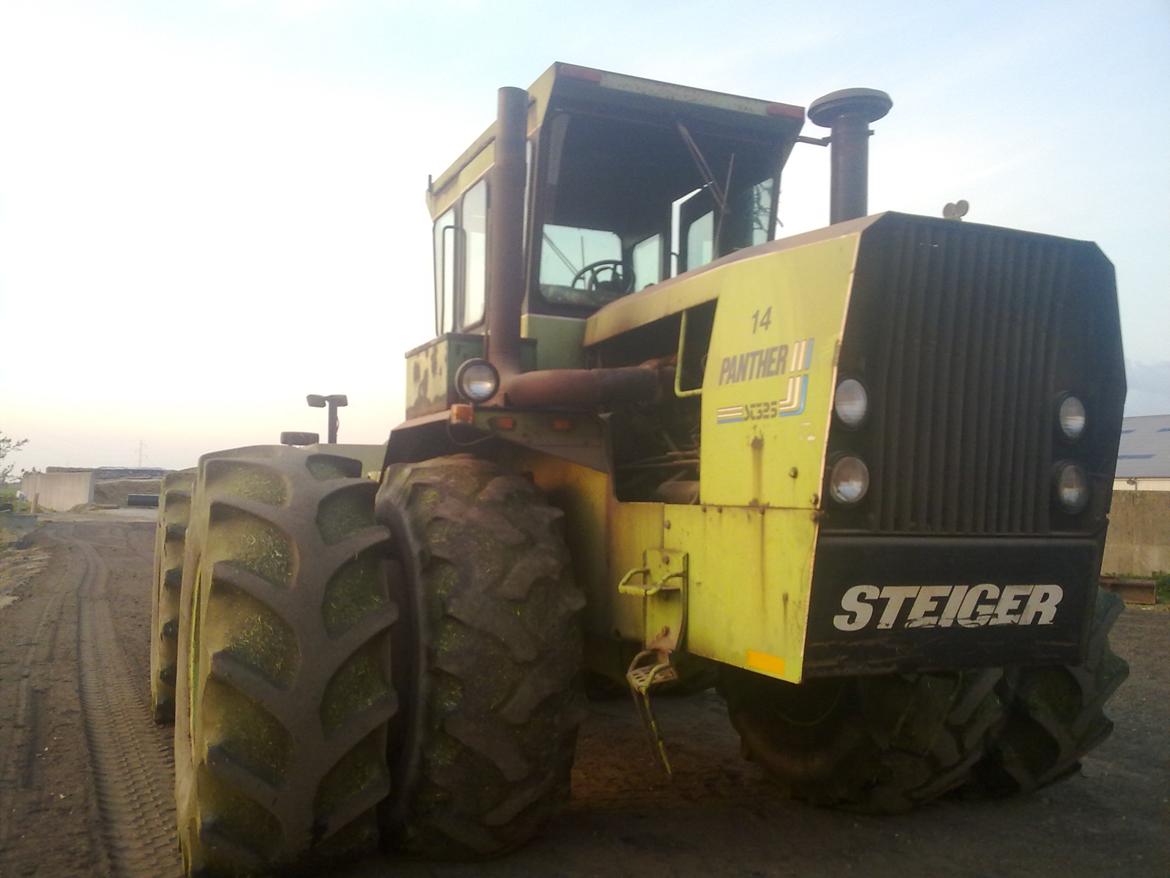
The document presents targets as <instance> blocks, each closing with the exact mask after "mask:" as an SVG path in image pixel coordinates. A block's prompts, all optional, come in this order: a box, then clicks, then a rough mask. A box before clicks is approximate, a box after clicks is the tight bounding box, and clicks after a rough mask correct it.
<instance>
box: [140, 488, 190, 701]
mask: <svg viewBox="0 0 1170 878" xmlns="http://www.w3.org/2000/svg"><path fill="white" fill-rule="evenodd" d="M194 483H195V470H194V469H186V470H181V471H180V472H174V473H167V475H166V476H165V477H164V478H163V483H162V494H161V496H160V497H159V504H158V529H157V531H156V534H155V541H154V590H153V591H152V593H151V602H150V710H151V713H152V714H153V716H154V721H155V722H157V723H169V722H173V721H174V719H175V666H176V656H177V652H176V651H177V647H178V641H179V590H180V588H181V587H182V584H183V546H184V543H185V541H186V538H187V520H188V518H189V517H190V514H191V488H192V486H193V485H194Z"/></svg>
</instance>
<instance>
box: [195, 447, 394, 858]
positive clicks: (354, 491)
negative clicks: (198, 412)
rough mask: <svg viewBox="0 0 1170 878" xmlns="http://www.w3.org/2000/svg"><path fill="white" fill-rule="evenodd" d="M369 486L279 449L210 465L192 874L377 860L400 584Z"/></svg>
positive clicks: (335, 466) (198, 595)
mask: <svg viewBox="0 0 1170 878" xmlns="http://www.w3.org/2000/svg"><path fill="white" fill-rule="evenodd" d="M360 474H361V465H360V463H359V462H358V461H355V460H350V459H348V458H344V457H339V456H336V455H331V454H328V453H311V452H307V451H303V450H300V449H294V448H287V447H283V446H262V447H254V448H242V449H237V450H234V451H227V452H220V453H216V454H211V455H206V456H205V457H203V458H202V459H201V460H200V463H199V473H198V478H197V481H196V485H195V495H194V498H193V503H192V515H191V522H190V525H189V528H188V538H187V551H186V556H185V561H184V567H183V590H182V598H181V607H180V621H179V656H180V662H179V669H180V670H179V674H178V678H177V681H176V682H177V686H176V704H177V707H178V710H177V722H176V724H175V771H176V800H177V806H178V825H179V840H180V845H181V847H182V851H183V861H184V865H185V868H186V870H187V872H188V874H199V875H217V876H218V875H245V874H254V873H255V872H261V871H263V872H267V871H270V870H277V871H282V870H288V869H291V868H297V869H314V870H326V869H327V868H328V867H327V866H325V865H323V864H327V863H329V862H332V861H334V860H338V859H346V858H349V857H351V856H354V855H357V854H360V853H363V852H365V851H368V850H371V849H374V848H375V847H376V844H377V840H378V826H377V819H376V808H377V806H378V804H379V802H380V801H381V800H382V799H383V798H385V796H386V795H387V794H388V793H389V789H390V787H389V785H390V777H389V770H388V767H387V765H386V738H387V727H388V722H389V720H390V718H391V716H392V715H393V714H394V713H395V711H396V709H397V702H396V698H395V693H394V690H393V688H392V685H391V676H390V665H389V662H390V637H389V631H390V627H391V625H392V623H393V622H394V620H395V618H396V616H397V609H396V607H395V605H394V603H393V601H392V599H391V597H390V582H391V580H392V579H393V578H394V576H395V575H396V573H395V569H396V568H395V566H394V565H393V564H392V563H391V562H389V561H388V560H387V555H386V548H387V540H388V533H387V531H386V529H385V528H384V527H382V526H381V525H378V524H377V523H376V522H375V521H374V518H373V509H374V504H373V498H374V493H375V491H376V489H377V486H376V485H375V484H374V483H373V482H371V481H368V480H366V479H362V478H358V476H360Z"/></svg>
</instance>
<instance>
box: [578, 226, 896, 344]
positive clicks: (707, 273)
mask: <svg viewBox="0 0 1170 878" xmlns="http://www.w3.org/2000/svg"><path fill="white" fill-rule="evenodd" d="M881 216H882V214H875V215H874V216H868V217H862V218H860V219H856V220H850V221H849V222H845V223H837V224H836V225H833V226H829V227H828V228H825V229H818V230H816V231H814V232H806V233H804V234H801V235H792V236H790V237H788V238H781V239H780V240H779V241H769V242H768V243H767V244H761V245H759V246H758V247H752V248H751V249H750V250H740V251H738V252H736V253H732V254H730V255H728V256H724V257H722V258H720V259H717V260H715V261H714V262H708V263H707V264H706V265H704V266H703V267H702V268H697V269H695V270H694V271H688V272H687V273H686V274H681V275H679V276H678V277H674V278H671V279H669V280H664V281H662V282H661V283H658V284H655V285H654V286H651V287H647V288H646V289H644V290H639V291H638V292H636V293H631V294H630V295H628V296H622V297H621V298H620V299H617V300H616V301H614V302H611V303H610V304H608V305H606V306H605V307H604V308H602V309H601V310H600V311H598V312H597V313H596V314H594V315H593V316H592V317H590V318H589V320H588V322H587V323H586V326H585V345H586V346H587V347H588V346H591V345H595V344H597V343H599V342H603V341H605V340H606V339H610V338H614V337H615V336H618V335H621V334H622V333H625V332H629V331H630V330H631V329H636V328H637V327H639V326H646V325H647V324H649V323H653V322H655V321H656V320H662V319H664V318H666V317H671V316H673V315H675V314H679V313H681V312H682V311H685V310H687V309H688V308H694V307H695V306H697V305H702V304H703V303H704V302H710V301H713V300H714V299H716V298H718V297H719V295H720V292H721V291H722V290H724V289H726V286H727V280H728V279H729V278H739V277H740V275H738V274H737V275H727V274H726V273H725V272H726V271H727V270H728V268H729V266H732V265H742V264H744V263H747V262H755V261H756V260H761V259H773V258H774V257H775V254H777V253H781V252H787V251H789V250H798V249H803V248H805V247H808V246H810V245H816V244H820V243H823V242H826V241H830V240H855V239H856V238H857V236H858V235H860V234H861V233H862V232H863V231H865V229H867V228H868V227H869V226H871V225H873V224H874V223H875V222H877V221H878V220H879V219H880V218H881ZM794 280H795V279H794ZM800 280H805V279H803V278H802V279H800ZM810 305H812V306H813V307H816V304H815V303H810Z"/></svg>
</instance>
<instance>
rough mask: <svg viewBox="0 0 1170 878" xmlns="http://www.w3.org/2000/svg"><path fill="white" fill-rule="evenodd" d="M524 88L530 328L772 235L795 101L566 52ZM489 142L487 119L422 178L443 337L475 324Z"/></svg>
mask: <svg viewBox="0 0 1170 878" xmlns="http://www.w3.org/2000/svg"><path fill="white" fill-rule="evenodd" d="M528 95H529V103H528V110H527V114H528V115H527V143H526V155H525V164H526V168H525V171H526V180H527V184H526V189H525V199H524V201H525V203H524V207H523V210H524V229H523V236H524V237H523V281H522V282H523V284H524V304H523V313H524V314H525V317H526V320H527V321H528V323H529V326H528V328H529V329H530V330H532V331H530V332H528V333H527V334H528V335H529V336H530V337H536V336H539V335H540V333H539V332H538V331H535V330H536V327H537V324H538V321H537V322H533V321H532V319H531V318H533V317H536V316H538V315H550V316H557V317H570V318H584V317H587V316H588V315H590V314H591V313H593V312H594V311H596V310H597V309H598V308H600V307H602V306H604V305H606V304H608V303H609V302H612V301H614V300H615V299H617V298H620V297H622V296H624V295H627V294H628V293H631V292H635V291H638V290H642V289H645V288H646V287H649V286H653V285H654V284H657V283H659V282H660V281H663V280H665V279H667V278H670V277H673V276H675V275H677V274H681V273H683V272H685V271H688V270H691V269H694V268H697V267H699V266H701V265H704V264H705V263H707V262H710V261H711V260H712V259H714V258H716V257H718V256H722V255H725V254H727V253H730V252H732V251H734V250H738V249H742V248H744V247H750V246H752V245H754V244H759V243H763V242H764V241H768V240H771V238H772V237H773V230H774V228H775V224H776V202H777V196H778V193H779V182H780V181H779V178H780V169H781V168H782V166H783V164H784V162H785V160H786V159H787V157H788V154H789V151H790V150H791V148H792V146H793V144H794V143H795V142H796V138H797V136H798V135H799V132H800V128H801V125H802V124H803V121H804V111H803V110H802V109H801V108H800V107H795V106H790V105H787V104H777V103H770V102H767V101H760V100H752V99H748V98H741V97H736V96H733V95H725V94H719V93H716V92H708V91H705V90H701V89H693V88H685V87H682V86H675V85H668V84H665V83H660V82H654V81H652V80H645V79H639V78H636V77H631V76H623V75H619V74H613V73H607V72H603V71H599V70H593V69H587V68H582V67H574V66H571V65H566V64H554V65H553V66H552V67H551V68H550V69H549V70H548V71H547V72H546V73H545V74H544V75H543V76H542V77H540V79H538V80H537V81H536V82H535V83H534V84H533V85H532V87H531V88H530V89H529V90H528ZM495 150H496V125H493V126H492V127H491V128H489V129H488V130H487V131H486V132H485V133H484V134H483V135H482V136H481V137H480V138H479V139H478V140H477V141H476V142H475V143H474V144H472V146H471V147H470V148H469V149H468V150H467V151H466V152H465V153H464V154H463V155H462V156H461V157H460V158H459V159H458V160H457V161H456V162H455V163H454V164H453V165H452V166H451V167H450V168H449V169H448V170H447V171H446V172H445V173H444V174H442V175H441V176H440V177H439V178H438V179H437V180H432V181H431V185H430V187H429V189H428V193H427V197H428V205H429V207H430V210H431V215H432V218H433V219H434V239H433V240H434V265H435V303H436V307H435V318H436V333H437V334H438V335H439V336H442V335H443V334H445V333H482V332H483V331H484V329H483V327H484V319H485V313H486V310H485V303H486V298H487V287H488V268H487V260H488V252H489V249H488V248H489V244H488V241H487V238H488V236H489V235H490V234H491V232H490V229H491V228H492V221H491V218H490V213H491V209H492V208H491V205H492V193H491V191H490V190H491V186H492V180H491V175H490V174H489V173H488V172H489V169H490V168H491V167H492V165H493V163H494V159H495ZM545 359H546V358H545V357H542V356H540V354H539V353H538V354H537V360H538V361H543V360H545ZM541 365H544V364H543V363H541Z"/></svg>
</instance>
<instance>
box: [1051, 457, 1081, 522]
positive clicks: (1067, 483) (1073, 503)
mask: <svg viewBox="0 0 1170 878" xmlns="http://www.w3.org/2000/svg"><path fill="white" fill-rule="evenodd" d="M1052 488H1053V491H1054V492H1055V494H1056V502H1057V503H1059V504H1060V508H1061V509H1063V510H1064V511H1065V512H1068V513H1070V514H1072V515H1075V514H1076V513H1078V512H1080V511H1081V510H1082V509H1084V508H1085V505H1086V504H1087V503H1088V502H1089V480H1088V478H1087V477H1086V476H1085V471H1084V470H1083V469H1081V468H1080V466H1078V465H1077V464H1075V463H1061V464H1057V466H1056V475H1055V478H1054V480H1053V485H1052Z"/></svg>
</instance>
